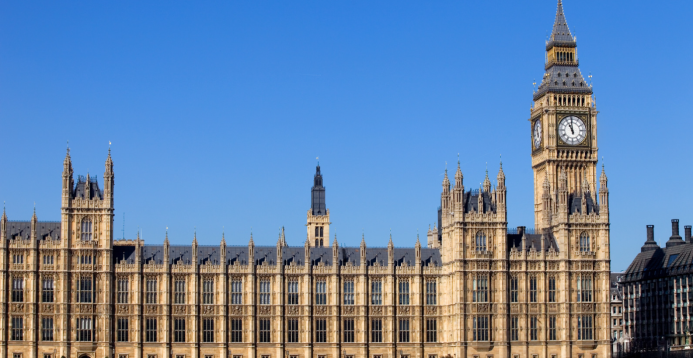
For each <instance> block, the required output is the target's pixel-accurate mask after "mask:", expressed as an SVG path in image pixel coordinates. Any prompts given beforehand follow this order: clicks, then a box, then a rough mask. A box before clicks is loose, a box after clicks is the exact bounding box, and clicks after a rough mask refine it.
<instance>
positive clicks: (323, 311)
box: [315, 307, 327, 316]
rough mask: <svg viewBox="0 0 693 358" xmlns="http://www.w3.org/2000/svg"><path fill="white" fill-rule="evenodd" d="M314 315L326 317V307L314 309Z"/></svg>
mask: <svg viewBox="0 0 693 358" xmlns="http://www.w3.org/2000/svg"><path fill="white" fill-rule="evenodd" d="M315 314H316V315H319V316H325V315H327V307H316V308H315Z"/></svg>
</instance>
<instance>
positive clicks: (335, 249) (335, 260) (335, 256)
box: [332, 234, 339, 267]
mask: <svg viewBox="0 0 693 358" xmlns="http://www.w3.org/2000/svg"><path fill="white" fill-rule="evenodd" d="M332 265H334V267H337V266H339V243H338V242H337V234H334V241H333V242H332Z"/></svg>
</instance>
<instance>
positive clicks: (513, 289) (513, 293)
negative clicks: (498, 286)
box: [510, 276, 519, 303]
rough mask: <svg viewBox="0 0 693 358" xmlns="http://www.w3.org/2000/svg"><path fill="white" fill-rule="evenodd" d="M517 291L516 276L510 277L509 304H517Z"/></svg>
mask: <svg viewBox="0 0 693 358" xmlns="http://www.w3.org/2000/svg"><path fill="white" fill-rule="evenodd" d="M518 297H519V290H518V282H517V276H512V277H510V302H513V303H515V302H518V301H517V300H518Z"/></svg>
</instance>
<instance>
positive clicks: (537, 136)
mask: <svg viewBox="0 0 693 358" xmlns="http://www.w3.org/2000/svg"><path fill="white" fill-rule="evenodd" d="M540 145H541V120H540V119H537V121H536V122H534V149H539V146H540Z"/></svg>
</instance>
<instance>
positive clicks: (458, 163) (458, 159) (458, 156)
mask: <svg viewBox="0 0 693 358" xmlns="http://www.w3.org/2000/svg"><path fill="white" fill-rule="evenodd" d="M457 167H458V168H459V167H460V153H457Z"/></svg>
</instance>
